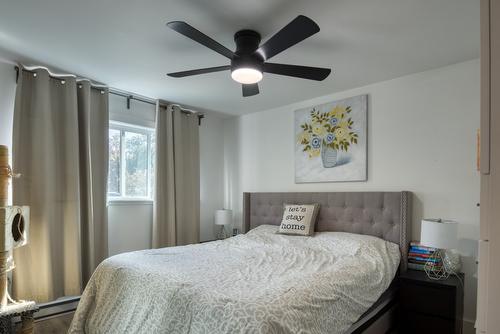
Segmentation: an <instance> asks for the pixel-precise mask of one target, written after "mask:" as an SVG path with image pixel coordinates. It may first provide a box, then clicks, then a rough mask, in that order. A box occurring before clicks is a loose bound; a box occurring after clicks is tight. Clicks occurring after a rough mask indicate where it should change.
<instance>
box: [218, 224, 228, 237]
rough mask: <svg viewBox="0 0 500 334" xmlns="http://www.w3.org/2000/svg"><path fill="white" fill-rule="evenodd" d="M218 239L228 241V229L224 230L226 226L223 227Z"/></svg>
mask: <svg viewBox="0 0 500 334" xmlns="http://www.w3.org/2000/svg"><path fill="white" fill-rule="evenodd" d="M216 237H217V239H218V240H223V239H226V238H227V237H228V235H227V233H226V229H225V228H224V225H221V227H220V231H219V233H217V235H216Z"/></svg>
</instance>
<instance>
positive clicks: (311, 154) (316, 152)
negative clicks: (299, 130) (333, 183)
mask: <svg viewBox="0 0 500 334" xmlns="http://www.w3.org/2000/svg"><path fill="white" fill-rule="evenodd" d="M319 152H320V151H319V149H316V150H310V151H309V158H315V157H319Z"/></svg>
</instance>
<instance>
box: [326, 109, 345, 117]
mask: <svg viewBox="0 0 500 334" xmlns="http://www.w3.org/2000/svg"><path fill="white" fill-rule="evenodd" d="M345 113H346V110H345V107H342V106H336V107H335V108H333V109H332V110H330V112H329V113H328V116H330V117H335V118H337V119H341V118H342V117H343V116H344V115H345Z"/></svg>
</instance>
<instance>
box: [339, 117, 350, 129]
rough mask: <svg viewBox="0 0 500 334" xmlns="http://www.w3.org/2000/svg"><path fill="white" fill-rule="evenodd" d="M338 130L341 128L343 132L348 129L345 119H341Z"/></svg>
mask: <svg viewBox="0 0 500 334" xmlns="http://www.w3.org/2000/svg"><path fill="white" fill-rule="evenodd" d="M339 128H342V129H344V130H347V129H349V122H348V121H347V119H343V120H342V121H341V122H339Z"/></svg>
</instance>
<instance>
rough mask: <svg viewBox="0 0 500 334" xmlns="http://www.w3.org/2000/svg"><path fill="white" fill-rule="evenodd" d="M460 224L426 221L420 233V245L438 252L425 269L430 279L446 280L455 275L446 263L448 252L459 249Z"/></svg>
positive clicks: (433, 255)
mask: <svg viewBox="0 0 500 334" xmlns="http://www.w3.org/2000/svg"><path fill="white" fill-rule="evenodd" d="M457 231H458V223H457V222H454V221H449V220H441V219H424V220H422V228H421V232H420V244H421V245H423V246H426V247H432V248H435V249H436V250H435V251H434V253H433V254H432V255H431V256H430V257H429V258H428V260H427V262H426V264H425V266H424V269H425V272H426V273H427V276H428V277H429V278H430V279H434V280H441V279H446V278H448V277H449V276H450V274H452V273H454V270H453V268H451V267H450V266H447V263H448V262H449V261H445V258H446V250H450V249H455V248H457V244H458V237H457Z"/></svg>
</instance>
